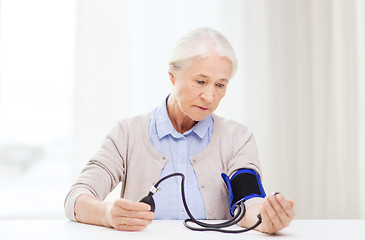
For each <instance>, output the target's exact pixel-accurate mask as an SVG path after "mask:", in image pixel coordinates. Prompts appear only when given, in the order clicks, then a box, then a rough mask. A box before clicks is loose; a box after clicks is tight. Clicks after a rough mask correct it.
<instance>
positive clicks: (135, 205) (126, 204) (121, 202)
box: [114, 198, 151, 211]
mask: <svg viewBox="0 0 365 240" xmlns="http://www.w3.org/2000/svg"><path fill="white" fill-rule="evenodd" d="M114 203H115V204H116V206H118V207H120V208H123V209H127V210H130V211H150V210H151V206H150V205H148V204H147V203H143V202H133V201H130V200H127V199H123V198H119V199H117V200H115V202H114Z"/></svg>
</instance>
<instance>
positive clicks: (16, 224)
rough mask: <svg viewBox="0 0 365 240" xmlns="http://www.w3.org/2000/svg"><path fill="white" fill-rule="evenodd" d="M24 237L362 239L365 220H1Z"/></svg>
mask: <svg viewBox="0 0 365 240" xmlns="http://www.w3.org/2000/svg"><path fill="white" fill-rule="evenodd" d="M11 239H22V240H23V239H24V240H31V239H37V240H43V239H52V240H53V239H65V240H74V239H80V240H81V239H86V240H93V239H97V240H104V239H107V240H114V239H118V240H121V239H128V240H129V239H133V240H138V239H144V240H146V239H147V240H153V239H159V240H161V239H185V240H195V239H209V240H215V239H219V240H221V239H227V240H229V239H287V240H289V239H308V240H313V239H321V240H323V239H331V240H333V239H341V240H349V239H362V240H365V220H294V221H293V222H292V223H291V225H290V226H289V227H287V228H286V229H284V230H282V231H281V232H279V233H278V234H276V235H267V234H263V233H259V232H256V231H250V232H247V233H240V234H227V233H218V232H195V231H191V230H188V229H186V228H185V227H184V226H183V223H182V221H173V220H172V221H167V220H160V221H158V220H155V221H153V223H152V224H151V225H149V227H148V228H147V229H145V230H143V231H141V232H121V231H117V230H114V229H111V228H105V227H99V226H93V225H87V224H81V223H76V222H72V221H68V220H0V240H11Z"/></svg>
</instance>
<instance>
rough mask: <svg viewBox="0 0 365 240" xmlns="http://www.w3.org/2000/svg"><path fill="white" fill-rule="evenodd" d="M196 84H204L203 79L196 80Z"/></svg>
mask: <svg viewBox="0 0 365 240" xmlns="http://www.w3.org/2000/svg"><path fill="white" fill-rule="evenodd" d="M196 82H197V83H198V84H204V83H205V81H202V80H197V81H196Z"/></svg>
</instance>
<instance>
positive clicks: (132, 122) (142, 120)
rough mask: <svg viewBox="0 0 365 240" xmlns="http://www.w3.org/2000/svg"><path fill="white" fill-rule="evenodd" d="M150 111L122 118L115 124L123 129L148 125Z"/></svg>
mask: <svg viewBox="0 0 365 240" xmlns="http://www.w3.org/2000/svg"><path fill="white" fill-rule="evenodd" d="M151 114H152V111H150V112H147V113H144V114H139V115H136V116H133V117H128V118H123V119H120V120H119V121H118V122H117V125H119V126H120V127H123V128H130V127H132V128H135V127H138V126H139V127H141V126H142V125H145V124H148V123H149V121H150V118H151Z"/></svg>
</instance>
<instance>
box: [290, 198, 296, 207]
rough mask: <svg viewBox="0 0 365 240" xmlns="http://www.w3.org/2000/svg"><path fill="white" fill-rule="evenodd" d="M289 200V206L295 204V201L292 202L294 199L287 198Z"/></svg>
mask: <svg viewBox="0 0 365 240" xmlns="http://www.w3.org/2000/svg"><path fill="white" fill-rule="evenodd" d="M289 202H290V206H291V207H294V205H295V202H294V200H292V199H289Z"/></svg>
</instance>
